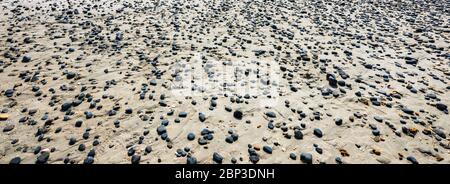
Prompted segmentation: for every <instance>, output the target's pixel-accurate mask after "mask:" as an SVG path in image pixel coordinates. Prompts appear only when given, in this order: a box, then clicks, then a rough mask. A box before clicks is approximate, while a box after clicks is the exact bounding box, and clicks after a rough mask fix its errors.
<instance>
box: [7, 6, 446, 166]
mask: <svg viewBox="0 0 450 184" xmlns="http://www.w3.org/2000/svg"><path fill="white" fill-rule="evenodd" d="M0 4H1V7H0V105H1V106H0V163H3V164H7V163H26V164H34V163H50V164H63V163H74V164H83V163H85V164H92V163H94V164H102V163H124V164H129V163H141V164H144V163H145V164H147V163H148V164H154V163H183V164H184V163H188V164H194V163H198V164H210V163H226V164H229V163H238V164H241V163H242V164H248V163H258V164H260V163H283V164H300V163H313V164H319V163H327V164H336V163H337V164H340V163H350V164H358V163H373V164H376V163H401V164H409V163H421V164H422V163H450V142H449V140H450V134H449V132H450V122H449V118H450V116H449V115H448V107H447V106H448V104H449V103H450V93H449V90H450V85H449V84H448V82H449V80H450V71H449V68H450V67H449V66H450V60H449V59H450V53H449V51H450V44H449V41H450V38H449V37H450V28H449V26H450V25H449V24H450V23H449V22H450V5H449V2H448V1H446V0H433V1H432V0H422V1H413V0H399V1H390V0H384V1H382V0H373V1H348V0H271V1H263V0H259V1H253V0H243V1H238V0H27V1H26V0H16V1H11V0H0Z"/></svg>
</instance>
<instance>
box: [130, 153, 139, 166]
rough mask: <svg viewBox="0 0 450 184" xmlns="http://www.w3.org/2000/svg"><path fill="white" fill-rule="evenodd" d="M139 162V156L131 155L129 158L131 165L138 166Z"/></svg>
mask: <svg viewBox="0 0 450 184" xmlns="http://www.w3.org/2000/svg"><path fill="white" fill-rule="evenodd" d="M140 161H141V156H140V155H133V156H132V157H131V164H139V162H140Z"/></svg>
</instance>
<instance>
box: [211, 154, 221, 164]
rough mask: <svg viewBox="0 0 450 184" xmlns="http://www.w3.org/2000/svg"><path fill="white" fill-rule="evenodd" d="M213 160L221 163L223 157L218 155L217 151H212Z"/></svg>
mask: <svg viewBox="0 0 450 184" xmlns="http://www.w3.org/2000/svg"><path fill="white" fill-rule="evenodd" d="M213 160H214V161H215V162H217V163H219V164H221V163H222V161H223V157H222V155H220V154H219V153H217V152H214V153H213Z"/></svg>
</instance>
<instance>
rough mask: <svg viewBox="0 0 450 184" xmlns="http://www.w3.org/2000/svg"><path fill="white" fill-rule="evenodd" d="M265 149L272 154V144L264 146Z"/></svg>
mask: <svg viewBox="0 0 450 184" xmlns="http://www.w3.org/2000/svg"><path fill="white" fill-rule="evenodd" d="M263 151H264V152H266V153H268V154H272V148H271V147H270V146H264V147H263Z"/></svg>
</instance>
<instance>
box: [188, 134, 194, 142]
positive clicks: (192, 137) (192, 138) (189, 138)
mask: <svg viewBox="0 0 450 184" xmlns="http://www.w3.org/2000/svg"><path fill="white" fill-rule="evenodd" d="M187 139H188V140H190V141H192V140H194V139H195V134H194V133H189V134H188V135H187Z"/></svg>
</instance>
